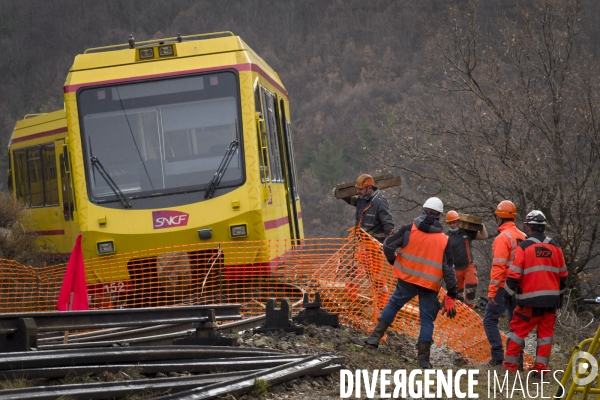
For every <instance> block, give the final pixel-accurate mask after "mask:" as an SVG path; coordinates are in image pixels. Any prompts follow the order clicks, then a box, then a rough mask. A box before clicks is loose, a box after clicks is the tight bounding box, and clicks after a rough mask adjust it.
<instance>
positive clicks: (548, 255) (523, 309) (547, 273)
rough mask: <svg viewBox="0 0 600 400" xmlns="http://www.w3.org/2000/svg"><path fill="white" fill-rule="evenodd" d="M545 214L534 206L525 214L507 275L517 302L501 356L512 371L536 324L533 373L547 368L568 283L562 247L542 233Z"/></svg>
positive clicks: (508, 286) (516, 366) (511, 291)
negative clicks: (521, 237) (521, 236)
mask: <svg viewBox="0 0 600 400" xmlns="http://www.w3.org/2000/svg"><path fill="white" fill-rule="evenodd" d="M546 223H547V222H546V217H545V216H544V214H543V213H542V212H541V211H538V210H533V211H531V212H530V213H529V214H527V217H525V225H524V226H525V232H526V234H527V238H526V239H525V241H523V242H521V243H520V244H519V246H518V247H517V252H516V254H515V259H514V261H513V263H512V265H511V266H510V268H509V271H508V275H507V277H506V285H505V290H506V293H507V294H508V295H509V296H514V297H515V299H516V302H517V307H516V308H515V311H514V315H513V319H512V320H511V322H510V328H511V330H512V332H510V333H509V335H508V346H507V349H506V355H505V356H504V368H505V369H507V370H509V371H513V372H515V371H516V370H517V368H518V367H519V353H520V352H521V350H522V349H523V347H524V346H525V337H527V335H528V334H529V332H531V331H532V330H533V328H537V352H536V353H537V354H536V357H535V365H534V367H533V369H534V370H535V371H536V374H538V375H539V374H541V373H542V372H541V371H549V363H550V353H551V351H552V337H553V335H554V324H555V322H556V310H557V309H558V308H560V307H561V306H562V296H563V293H564V291H565V289H566V287H567V274H568V272H567V267H566V265H565V259H564V257H563V253H562V250H561V249H560V247H558V245H557V244H556V243H555V242H554V241H553V240H552V239H550V238H549V237H547V236H545V235H544V230H545V228H546Z"/></svg>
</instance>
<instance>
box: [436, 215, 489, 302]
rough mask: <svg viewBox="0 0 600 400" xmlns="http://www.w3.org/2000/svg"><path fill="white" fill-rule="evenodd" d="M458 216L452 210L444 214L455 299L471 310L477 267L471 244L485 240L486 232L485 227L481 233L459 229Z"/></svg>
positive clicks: (473, 300) (475, 287)
mask: <svg viewBox="0 0 600 400" xmlns="http://www.w3.org/2000/svg"><path fill="white" fill-rule="evenodd" d="M459 222H460V215H459V214H458V213H457V212H456V211H454V210H452V211H448V214H446V223H447V224H448V228H449V229H448V231H446V236H448V242H449V243H450V246H452V255H453V256H454V270H455V271H456V282H457V283H456V290H457V292H456V299H457V300H460V301H462V302H463V303H465V305H466V306H469V307H471V308H474V307H475V296H476V294H477V283H478V280H477V267H476V266H475V263H474V262H473V253H472V251H471V242H472V241H473V240H485V239H487V238H488V232H487V230H486V229H485V225H483V228H482V230H481V232H478V231H471V230H466V229H463V228H460V227H459V226H458V225H459Z"/></svg>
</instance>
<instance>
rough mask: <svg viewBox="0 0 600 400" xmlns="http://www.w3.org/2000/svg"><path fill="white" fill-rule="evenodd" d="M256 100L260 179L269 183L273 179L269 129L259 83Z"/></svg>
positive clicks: (255, 88) (256, 87) (255, 94)
mask: <svg viewBox="0 0 600 400" xmlns="http://www.w3.org/2000/svg"><path fill="white" fill-rule="evenodd" d="M254 101H255V103H254V104H255V106H256V113H257V115H258V118H259V120H258V121H256V130H257V133H256V138H257V139H258V163H259V168H260V180H261V182H262V183H267V182H270V181H271V178H270V171H269V163H268V160H269V153H268V151H267V142H268V140H267V131H266V127H265V122H264V119H263V115H264V114H263V113H262V109H261V106H260V105H261V101H260V92H259V90H258V85H256V86H254Z"/></svg>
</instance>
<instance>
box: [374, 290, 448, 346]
mask: <svg viewBox="0 0 600 400" xmlns="http://www.w3.org/2000/svg"><path fill="white" fill-rule="evenodd" d="M415 296H419V318H420V320H421V331H420V333H419V339H418V341H419V342H429V343H433V321H435V319H436V317H437V314H438V311H440V303H439V301H438V297H437V292H434V291H433V290H429V289H425V288H423V287H421V286H417V285H413V284H411V283H408V282H403V281H401V280H400V279H398V283H397V284H396V290H394V294H392V297H390V300H389V301H388V303H387V305H386V306H385V308H384V309H383V311H382V312H381V316H380V317H379V319H380V320H382V321H385V322H387V323H388V324H392V322H394V318H396V314H398V311H400V309H401V308H402V307H404V305H405V304H406V303H408V302H409V301H410V300H411V299H412V298H414V297H415Z"/></svg>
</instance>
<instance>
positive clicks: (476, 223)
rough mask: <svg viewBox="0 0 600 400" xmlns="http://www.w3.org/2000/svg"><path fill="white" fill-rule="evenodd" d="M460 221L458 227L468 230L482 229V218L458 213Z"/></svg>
mask: <svg viewBox="0 0 600 400" xmlns="http://www.w3.org/2000/svg"><path fill="white" fill-rule="evenodd" d="M458 216H459V217H460V221H459V222H458V227H459V228H463V229H466V230H468V231H477V232H481V231H482V230H483V218H481V217H478V216H476V215H470V214H458Z"/></svg>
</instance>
